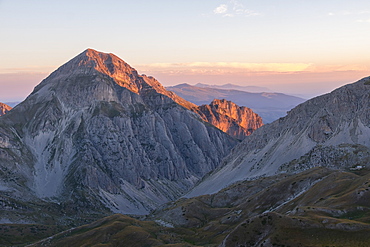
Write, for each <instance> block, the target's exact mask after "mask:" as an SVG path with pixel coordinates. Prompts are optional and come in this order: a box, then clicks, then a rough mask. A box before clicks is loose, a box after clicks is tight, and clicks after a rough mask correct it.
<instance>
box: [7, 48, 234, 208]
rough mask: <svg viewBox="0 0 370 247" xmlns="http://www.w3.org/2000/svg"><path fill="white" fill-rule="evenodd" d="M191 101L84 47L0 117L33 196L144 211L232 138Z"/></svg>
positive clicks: (193, 175) (207, 164) (206, 166)
mask: <svg viewBox="0 0 370 247" xmlns="http://www.w3.org/2000/svg"><path fill="white" fill-rule="evenodd" d="M193 107H196V106H195V105H194V104H192V103H190V102H187V101H186V100H184V99H182V98H180V97H178V96H177V95H175V94H173V93H172V92H168V91H167V90H166V89H165V88H164V87H162V85H160V83H159V82H158V81H156V80H155V79H154V78H152V77H147V76H145V75H139V74H138V73H137V71H136V70H135V69H133V68H132V67H130V66H129V65H128V64H127V63H125V62H124V61H123V60H121V59H120V58H118V57H116V56H115V55H113V54H106V53H101V52H97V51H95V50H92V49H88V50H86V51H84V52H83V53H81V54H80V55H78V56H76V57H75V58H73V59H72V60H70V61H69V62H67V63H66V64H64V65H63V66H61V67H60V68H59V69H58V70H56V71H55V72H53V73H52V74H51V75H50V76H49V77H48V78H46V79H45V80H43V81H42V82H41V83H40V84H39V85H38V86H37V87H35V89H34V91H33V92H32V94H31V95H30V96H29V97H27V99H26V100H25V101H24V102H22V103H20V104H19V105H17V106H16V107H15V108H14V109H13V110H12V111H11V112H10V113H9V114H7V115H5V116H4V118H3V119H2V120H1V121H2V122H1V123H0V124H1V125H4V126H5V127H4V129H5V128H11V132H10V133H12V135H13V136H11V137H9V138H8V139H9V140H13V139H15V140H18V141H17V145H19V146H21V147H23V148H24V149H25V152H27V153H26V154H25V155H23V156H18V154H16V155H15V157H16V158H17V159H21V157H22V159H26V158H27V159H28V160H26V161H24V162H20V163H19V164H22V165H21V166H19V165H18V168H17V169H15V170H19V172H21V171H22V170H23V169H24V167H28V168H27V169H30V171H28V172H25V174H26V175H23V179H24V181H25V183H27V184H28V187H29V188H30V189H31V191H32V192H33V194H34V195H35V196H36V197H37V198H40V199H42V200H45V201H53V202H57V203H60V204H63V205H65V206H66V205H70V206H71V207H72V208H70V209H71V211H74V212H86V213H87V212H89V210H90V211H91V212H100V211H101V212H105V210H110V211H113V212H121V213H129V214H145V213H147V212H148V211H150V210H152V209H153V208H155V207H156V206H158V205H160V204H162V203H164V202H167V201H169V200H173V199H175V198H177V197H179V196H180V195H182V194H183V193H184V192H186V191H187V190H189V188H191V187H192V186H193V185H194V183H196V182H197V181H198V180H199V179H200V178H202V177H203V176H204V175H205V174H206V173H208V172H209V171H211V170H213V169H214V168H216V167H217V166H218V164H219V163H220V161H221V159H222V158H223V157H224V156H225V155H226V154H228V153H229V151H230V149H231V148H232V147H233V146H234V145H235V144H236V141H235V140H234V139H233V138H231V137H230V136H228V135H227V134H225V133H223V132H222V131H220V130H218V129H217V128H215V127H213V126H211V125H209V124H205V123H204V122H203V121H202V120H201V118H200V117H199V116H198V115H197V114H195V113H194V112H192V111H190V110H189V109H192V108H193ZM8 126H14V127H8ZM4 132H5V131H4ZM4 135H5V134H4ZM1 150H2V152H8V150H7V149H6V147H2V149H1ZM4 165H5V163H4ZM30 174H32V175H30ZM19 191H21V190H19ZM31 194H32V193H31ZM66 207H67V206H66Z"/></svg>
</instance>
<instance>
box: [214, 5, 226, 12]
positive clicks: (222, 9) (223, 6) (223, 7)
mask: <svg viewBox="0 0 370 247" xmlns="http://www.w3.org/2000/svg"><path fill="white" fill-rule="evenodd" d="M226 12H227V5H226V4H221V5H220V6H218V7H217V8H215V9H214V10H213V13H215V14H224V13H226Z"/></svg>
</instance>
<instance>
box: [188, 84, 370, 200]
mask: <svg viewBox="0 0 370 247" xmlns="http://www.w3.org/2000/svg"><path fill="white" fill-rule="evenodd" d="M369 92H370V78H369V77H368V78H364V79H362V80H360V81H358V82H356V83H353V84H348V85H346V86H343V87H341V88H338V89H336V90H334V91H333V92H331V93H329V94H325V95H322V96H319V97H316V98H313V99H311V100H308V101H306V102H305V103H302V104H300V105H298V106H297V107H295V108H294V109H292V110H291V111H290V112H288V115H287V116H286V117H284V118H280V119H278V120H276V121H275V122H273V123H271V124H267V125H264V126H262V127H261V128H259V129H257V130H256V131H255V132H254V133H253V134H252V135H250V136H248V137H246V138H245V139H244V140H243V142H242V143H240V144H238V146H236V147H235V148H234V149H233V152H232V153H231V154H230V155H229V156H228V157H226V158H225V160H224V165H223V167H222V168H220V169H217V170H216V171H214V172H213V173H212V174H211V175H210V176H207V178H206V179H205V180H204V181H203V182H202V183H200V184H199V185H197V187H196V188H195V189H194V190H193V191H192V192H191V193H190V194H189V196H194V195H200V194H207V193H214V192H217V191H219V190H220V189H222V188H224V187H226V186H227V185H229V184H231V183H233V182H236V181H240V180H245V179H255V178H258V177H263V176H271V175H274V174H277V173H282V172H289V173H290V172H300V171H303V170H306V169H309V168H312V167H315V166H329V167H333V166H334V167H337V168H338V169H342V168H343V164H342V163H343V162H340V163H333V162H331V161H332V160H333V159H332V158H330V157H331V156H337V155H340V154H341V153H343V152H348V150H349V149H350V147H351V145H354V144H355V145H363V146H365V147H370V94H369ZM347 149H348V150H347ZM305 156H306V157H305ZM340 156H343V155H340ZM315 157H316V158H315ZM343 157H347V156H343ZM348 157H349V156H348ZM350 157H352V155H351V156H350ZM366 157H367V158H368V156H366ZM346 159H347V158H346ZM351 159H352V160H355V159H354V158H351ZM298 161H299V162H298ZM354 165H355V164H354ZM347 168H348V167H347Z"/></svg>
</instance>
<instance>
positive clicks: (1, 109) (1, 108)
mask: <svg viewBox="0 0 370 247" xmlns="http://www.w3.org/2000/svg"><path fill="white" fill-rule="evenodd" d="M11 109H12V108H11V107H10V106H8V105H7V104H4V103H0V116H2V115H5V114H6V113H7V112H8V111H10V110H11Z"/></svg>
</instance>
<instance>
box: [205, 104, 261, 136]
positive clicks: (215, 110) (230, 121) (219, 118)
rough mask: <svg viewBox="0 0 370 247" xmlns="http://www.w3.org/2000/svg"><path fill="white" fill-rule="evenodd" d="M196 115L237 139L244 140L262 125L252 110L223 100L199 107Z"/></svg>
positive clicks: (259, 118)
mask: <svg viewBox="0 0 370 247" xmlns="http://www.w3.org/2000/svg"><path fill="white" fill-rule="evenodd" d="M198 113H199V115H200V116H201V117H202V118H203V119H204V120H205V121H207V122H209V123H210V124H213V125H214V126H216V127H217V128H219V129H220V130H222V131H224V132H226V133H228V134H229V135H231V136H234V137H236V138H238V139H244V138H245V137H246V136H248V135H250V134H252V133H253V131H255V130H256V129H258V128H260V127H261V126H262V125H263V123H262V118H261V117H260V116H258V114H256V113H254V112H253V111H252V109H250V108H248V107H245V106H242V107H240V106H238V105H236V104H235V103H233V102H231V101H228V100H225V99H222V100H219V99H215V100H213V101H212V102H211V104H209V105H201V106H199V108H198Z"/></svg>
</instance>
